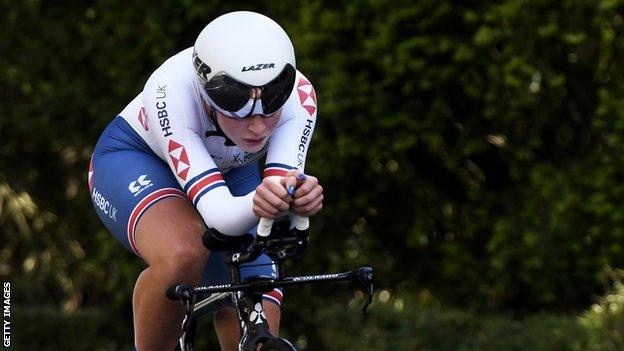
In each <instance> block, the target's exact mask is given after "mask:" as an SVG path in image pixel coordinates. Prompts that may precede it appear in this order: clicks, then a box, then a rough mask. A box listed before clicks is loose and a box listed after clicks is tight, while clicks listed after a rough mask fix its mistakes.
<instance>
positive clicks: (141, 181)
mask: <svg viewBox="0 0 624 351" xmlns="http://www.w3.org/2000/svg"><path fill="white" fill-rule="evenodd" d="M153 185H154V183H152V181H151V180H150V179H147V174H143V175H141V176H140V177H139V178H138V179H137V180H135V181H132V182H131V183H130V184H128V190H130V192H131V193H132V194H133V195H134V197H137V196H138V195H139V194H140V193H142V192H143V191H144V190H145V189H147V188H150V187H152V186H153Z"/></svg>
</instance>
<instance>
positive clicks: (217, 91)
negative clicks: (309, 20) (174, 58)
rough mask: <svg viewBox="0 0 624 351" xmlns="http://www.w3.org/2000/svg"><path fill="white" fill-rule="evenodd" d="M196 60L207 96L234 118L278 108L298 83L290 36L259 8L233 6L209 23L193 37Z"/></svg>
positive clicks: (217, 107)
mask: <svg viewBox="0 0 624 351" xmlns="http://www.w3.org/2000/svg"><path fill="white" fill-rule="evenodd" d="M193 66H194V67H195V72H196V74H197V77H198V79H199V83H200V85H201V86H202V88H203V89H202V95H203V96H204V98H206V100H207V101H208V103H209V104H210V105H211V106H212V107H213V108H215V109H217V110H218V111H219V112H221V113H223V114H224V115H226V116H228V117H233V118H244V117H248V116H251V115H255V114H262V115H271V114H273V113H275V112H276V111H278V110H279V109H280V108H282V106H284V104H285V103H286V100H288V97H289V96H290V94H291V92H292V89H293V86H294V84H295V75H296V63H295V50H294V48H293V45H292V43H291V42H290V38H288V35H287V34H286V32H285V31H284V29H282V27H280V26H279V24H277V23H276V22H275V21H273V20H272V19H270V18H269V17H267V16H264V15H261V14H259V13H255V12H249V11H237V12H230V13H227V14H225V15H222V16H220V17H217V18H216V19H215V20H213V21H212V22H210V23H208V25H207V26H206V27H205V28H204V29H203V30H202V31H201V33H199V36H198V37H197V40H196V41H195V47H194V50H193ZM254 88H259V89H260V94H254V93H253V90H254ZM258 95H259V96H258Z"/></svg>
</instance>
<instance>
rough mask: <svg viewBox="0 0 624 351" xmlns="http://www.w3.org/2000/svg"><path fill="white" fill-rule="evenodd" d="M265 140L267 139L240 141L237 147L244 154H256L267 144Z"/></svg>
mask: <svg viewBox="0 0 624 351" xmlns="http://www.w3.org/2000/svg"><path fill="white" fill-rule="evenodd" d="M267 140H268V138H262V139H242V140H241V141H240V143H238V147H240V148H241V149H243V150H244V151H246V152H258V151H260V150H262V148H263V147H264V145H265V144H266V143H267Z"/></svg>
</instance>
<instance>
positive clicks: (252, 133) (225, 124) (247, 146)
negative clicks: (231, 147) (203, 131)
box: [215, 110, 282, 152]
mask: <svg viewBox="0 0 624 351" xmlns="http://www.w3.org/2000/svg"><path fill="white" fill-rule="evenodd" d="M215 112H216V115H217V122H218V123H219V126H220V127H221V129H222V130H223V132H224V133H225V135H227V136H228V138H230V139H231V140H232V141H233V142H234V143H235V144H236V145H237V146H238V147H240V148H241V149H243V150H245V151H247V152H258V151H260V150H262V148H263V147H264V145H265V144H266V142H267V141H268V140H269V137H270V136H271V134H272V133H273V130H275V127H276V126H277V122H278V121H279V119H280V116H281V115H282V110H279V111H277V112H275V113H274V114H272V115H270V116H262V115H253V116H251V117H247V118H241V119H234V118H229V117H227V116H224V115H223V114H222V113H220V112H219V111H215Z"/></svg>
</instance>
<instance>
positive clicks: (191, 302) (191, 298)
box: [165, 284, 195, 332]
mask: <svg viewBox="0 0 624 351" xmlns="http://www.w3.org/2000/svg"><path fill="white" fill-rule="evenodd" d="M165 294H166V296H167V297H168V298H169V299H171V300H180V302H182V306H184V309H185V310H186V313H185V315H184V320H183V321H182V331H183V332H186V330H187V329H188V327H189V325H190V324H191V315H192V314H193V309H194V307H195V294H194V292H193V287H192V286H190V285H186V284H178V285H174V286H171V287H169V288H168V289H167V291H166V293H165Z"/></svg>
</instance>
